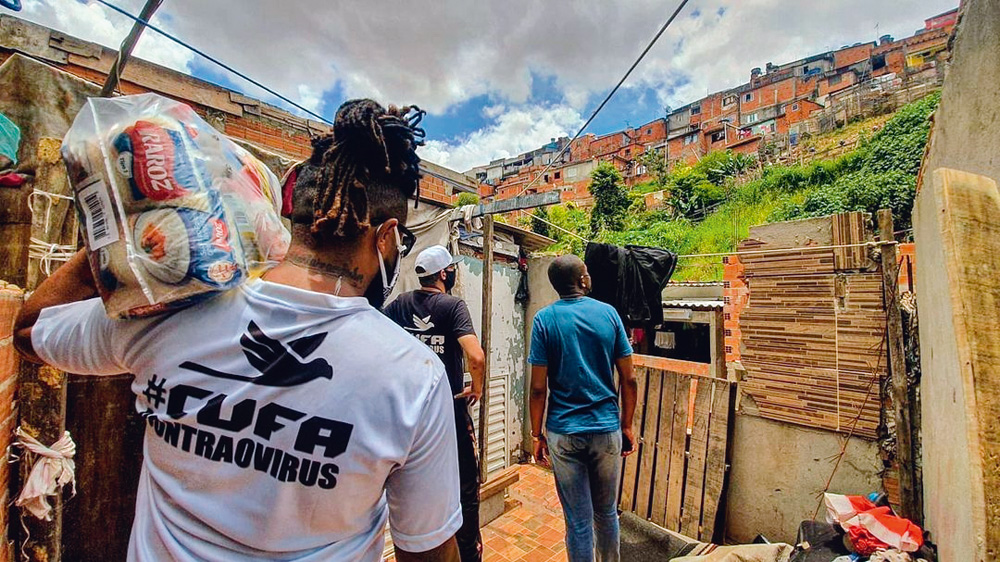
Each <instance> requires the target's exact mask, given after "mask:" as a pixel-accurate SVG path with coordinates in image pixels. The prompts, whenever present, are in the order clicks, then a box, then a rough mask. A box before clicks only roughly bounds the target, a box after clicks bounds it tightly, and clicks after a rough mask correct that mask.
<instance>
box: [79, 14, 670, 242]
mask: <svg viewBox="0 0 1000 562" xmlns="http://www.w3.org/2000/svg"><path fill="white" fill-rule="evenodd" d="M102 1H103V0H98V2H102ZM687 3H688V0H681V3H680V4H679V5H678V6H677V9H676V10H674V13H673V14H671V15H670V18H669V19H667V21H666V23H664V24H663V26H662V27H660V30H659V31H657V32H656V35H654V36H653V39H652V40H651V41H650V42H649V44H648V45H646V48H645V49H643V51H642V53H641V54H640V55H639V58H637V59H635V62H633V63H632V66H630V67H629V69H628V70H627V71H625V75H624V76H622V79H621V80H619V81H618V83H617V84H615V87H614V88H612V89H611V91H610V92H608V95H607V96H606V97H605V98H604V101H602V102H601V105H599V106H597V109H595V110H594V112H593V113H591V114H590V118H589V119H587V122H586V123H584V124H583V126H582V127H580V130H579V131H577V132H576V134H575V135H573V138H572V139H570V141H569V142H568V143H566V146H564V147H563V148H562V150H560V151H559V153H558V154H556V155H555V156H554V157H553V158H552V160H550V161H549V164H548V166H546V167H545V168H544V169H543V170H542V171H541V172H539V174H538V175H537V176H535V179H533V180H531V181H530V182H528V185H526V186H525V187H524V189H522V190H521V191H520V192H519V193H518V194H517V196H520V195H523V194H524V192H525V191H527V190H528V189H529V188H531V186H532V185H534V184H535V182H537V181H538V178H541V177H543V176H544V174H545V172H548V171H549V170H550V169H552V165H553V164H555V163H556V160H558V159H559V158H561V157H562V155H563V154H565V153H566V151H567V150H569V147H571V146H573V143H574V142H575V141H576V139H578V138H580V135H582V134H583V132H584V131H585V130H586V129H587V127H589V126H590V123H591V122H593V120H594V118H595V117H597V114H598V113H600V112H601V110H602V109H604V106H605V105H607V103H608V102H609V101H611V98H612V97H614V95H615V93H616V92H618V89H619V88H621V86H622V84H624V83H625V80H627V79H628V77H629V75H630V74H632V71H633V70H635V67H637V66H639V63H640V62H642V59H643V58H645V57H646V53H648V52H649V50H650V49H652V48H653V45H655V44H656V41H657V40H658V39H659V38H660V36H661V35H663V32H664V31H666V30H667V28H668V27H670V24H671V23H673V22H674V20H675V19H676V18H677V15H678V14H680V13H681V10H683V9H684V6H686V5H687ZM543 222H544V221H543ZM553 226H555V225H553Z"/></svg>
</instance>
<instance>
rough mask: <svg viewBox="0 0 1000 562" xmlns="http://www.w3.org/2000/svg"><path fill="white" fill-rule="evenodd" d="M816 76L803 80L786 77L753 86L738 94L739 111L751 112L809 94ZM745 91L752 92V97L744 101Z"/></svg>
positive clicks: (815, 81) (816, 79) (814, 86)
mask: <svg viewBox="0 0 1000 562" xmlns="http://www.w3.org/2000/svg"><path fill="white" fill-rule="evenodd" d="M817 81H818V78H816V77H815V76H814V77H811V78H809V79H808V80H803V79H802V78H799V77H794V76H793V77H791V78H786V79H785V80H781V81H779V82H775V83H773V84H768V85H766V86H761V87H759V88H754V89H753V90H751V91H750V92H744V93H742V94H740V111H741V112H743V113H747V112H752V111H754V110H757V109H760V108H762V107H771V106H773V105H774V104H776V103H784V102H789V101H791V100H793V99H795V98H797V97H801V96H805V95H807V94H810V93H811V92H812V91H813V90H814V89H815V88H816V83H817ZM747 93H752V94H753V99H752V100H750V101H744V99H745V96H746V94H747Z"/></svg>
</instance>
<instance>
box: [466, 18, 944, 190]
mask: <svg viewBox="0 0 1000 562" xmlns="http://www.w3.org/2000/svg"><path fill="white" fill-rule="evenodd" d="M956 18H957V9H956V10H952V11H950V12H946V13H944V14H940V15H938V16H934V17H932V18H929V19H927V20H926V21H925V27H924V29H922V30H921V31H920V32H918V33H916V34H914V35H913V36H911V37H907V38H905V39H900V40H894V39H893V38H892V37H891V36H888V35H884V36H882V37H880V38H879V41H878V42H874V41H871V42H867V43H857V44H854V45H845V46H844V47H842V48H840V49H837V50H834V51H828V52H825V53H820V54H817V55H813V56H810V57H806V58H803V59H800V60H797V61H793V62H789V63H786V64H782V65H774V64H771V63H768V64H767V66H766V67H765V68H764V69H763V70H762V69H760V68H755V69H753V70H752V71H751V73H750V80H749V81H748V82H747V83H745V84H742V85H740V86H738V87H736V88H732V89H729V90H723V91H720V92H715V93H712V94H709V95H707V96H705V97H704V98H702V99H700V100H697V101H695V102H692V103H690V104H688V105H685V106H683V107H680V108H677V109H674V110H673V111H671V112H670V113H669V114H667V115H666V116H665V117H661V118H657V119H654V120H652V121H650V122H649V123H646V124H644V125H642V126H640V127H635V128H629V129H625V130H622V131H617V132H614V133H609V134H606V135H601V136H596V135H593V134H586V135H584V136H582V137H581V138H579V139H577V140H576V142H574V143H573V145H572V146H571V147H570V148H569V149H568V150H566V151H565V153H564V154H561V153H562V149H563V148H564V147H565V145H566V143H568V141H569V139H567V138H562V139H558V140H556V139H553V142H552V143H550V144H549V145H546V146H545V147H542V148H540V149H538V150H535V151H532V152H527V153H524V154H521V155H518V156H516V157H513V158H507V159H499V160H495V161H493V162H491V163H489V164H488V165H486V166H480V167H478V168H474V169H473V170H471V171H470V172H469V173H470V174H474V175H475V176H476V178H477V179H478V180H479V182H480V183H481V186H480V190H479V194H480V195H481V196H482V197H484V198H487V199H496V200H500V199H507V198H510V197H514V196H516V195H519V194H521V193H524V192H527V193H538V192H543V191H552V190H559V191H561V192H562V200H563V201H574V202H576V203H579V204H584V205H587V204H589V203H590V202H591V197H590V193H589V192H588V191H587V184H588V182H589V178H588V177H587V174H589V171H590V170H592V169H593V168H594V167H595V166H596V164H598V163H601V162H610V163H611V164H613V165H614V166H615V167H616V168H617V169H618V170H619V171H620V172H621V173H622V176H623V177H624V178H625V181H626V184H627V185H635V184H637V183H641V182H643V181H647V180H649V179H651V177H650V175H649V170H647V169H646V168H647V167H646V166H643V165H642V161H641V159H640V157H641V156H642V155H643V154H645V153H647V152H652V153H654V154H656V155H657V157H658V158H662V159H663V161H664V162H665V163H667V164H668V165H673V164H676V163H678V162H689V163H690V162H694V161H697V160H698V159H700V158H701V157H702V156H704V155H706V154H708V153H709V152H712V151H715V150H731V151H733V152H737V153H748V154H757V153H759V152H760V151H761V149H762V148H764V146H765V145H766V144H767V143H774V142H779V143H783V144H782V145H783V146H791V145H794V144H796V143H797V141H798V139H799V138H801V136H802V135H803V134H805V133H815V132H818V130H819V129H820V127H819V126H818V125H817V124H816V122H815V121H816V119H814V117H815V116H816V115H817V114H819V113H821V112H831V113H832V115H833V117H832V118H831V119H829V120H828V121H829V122H830V123H831V124H836V123H838V122H839V121H838V117H837V115H838V113H837V109H836V107H837V106H839V105H843V104H844V103H848V104H849V102H850V100H847V98H848V96H854V97H855V98H857V97H859V95H861V94H864V95H866V96H870V95H871V94H872V93H875V94H882V93H887V92H890V91H893V90H898V89H902V88H906V87H908V86H909V85H910V84H911V83H913V82H915V81H918V80H921V79H927V80H931V79H934V78H935V76H936V77H938V78H939V77H940V73H939V72H938V71H939V70H940V68H939V67H940V64H939V63H940V61H941V58H942V54H945V55H946V54H947V53H946V51H947V49H948V38H949V37H950V36H951V33H952V31H953V29H954V27H955V22H956ZM845 100H846V102H845ZM856 103H858V105H859V106H860V102H856ZM859 111H860V108H859ZM841 121H842V120H841ZM553 160H555V162H553ZM585 163H586V164H587V165H586V166H584V165H583V164H585ZM550 164H552V165H551V167H550V168H549V165H550ZM546 168H549V169H548V170H547V171H545V170H546ZM529 186H530V187H529Z"/></svg>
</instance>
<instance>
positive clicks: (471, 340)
mask: <svg viewBox="0 0 1000 562" xmlns="http://www.w3.org/2000/svg"><path fill="white" fill-rule="evenodd" d="M458 344H459V345H461V346H462V351H463V352H464V353H465V366H466V368H468V369H469V374H470V375H472V386H471V388H466V389H465V391H464V392H462V393H461V394H459V395H458V396H456V397H455V398H468V399H469V406H473V405H475V403H476V402H478V401H479V399H480V398H482V396H483V384H484V383H485V379H486V353H485V352H484V351H483V346H482V345H480V344H479V338H477V337H476V336H475V334H467V335H464V336H462V337H460V338H458Z"/></svg>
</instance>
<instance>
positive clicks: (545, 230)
mask: <svg viewBox="0 0 1000 562" xmlns="http://www.w3.org/2000/svg"><path fill="white" fill-rule="evenodd" d="M543 221H548V222H552V221H551V220H549V212H548V211H546V210H545V207H538V208H536V209H535V212H534V213H532V214H531V231H532V232H534V233H535V234H541V235H542V236H548V235H549V224H548V222H543Z"/></svg>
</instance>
